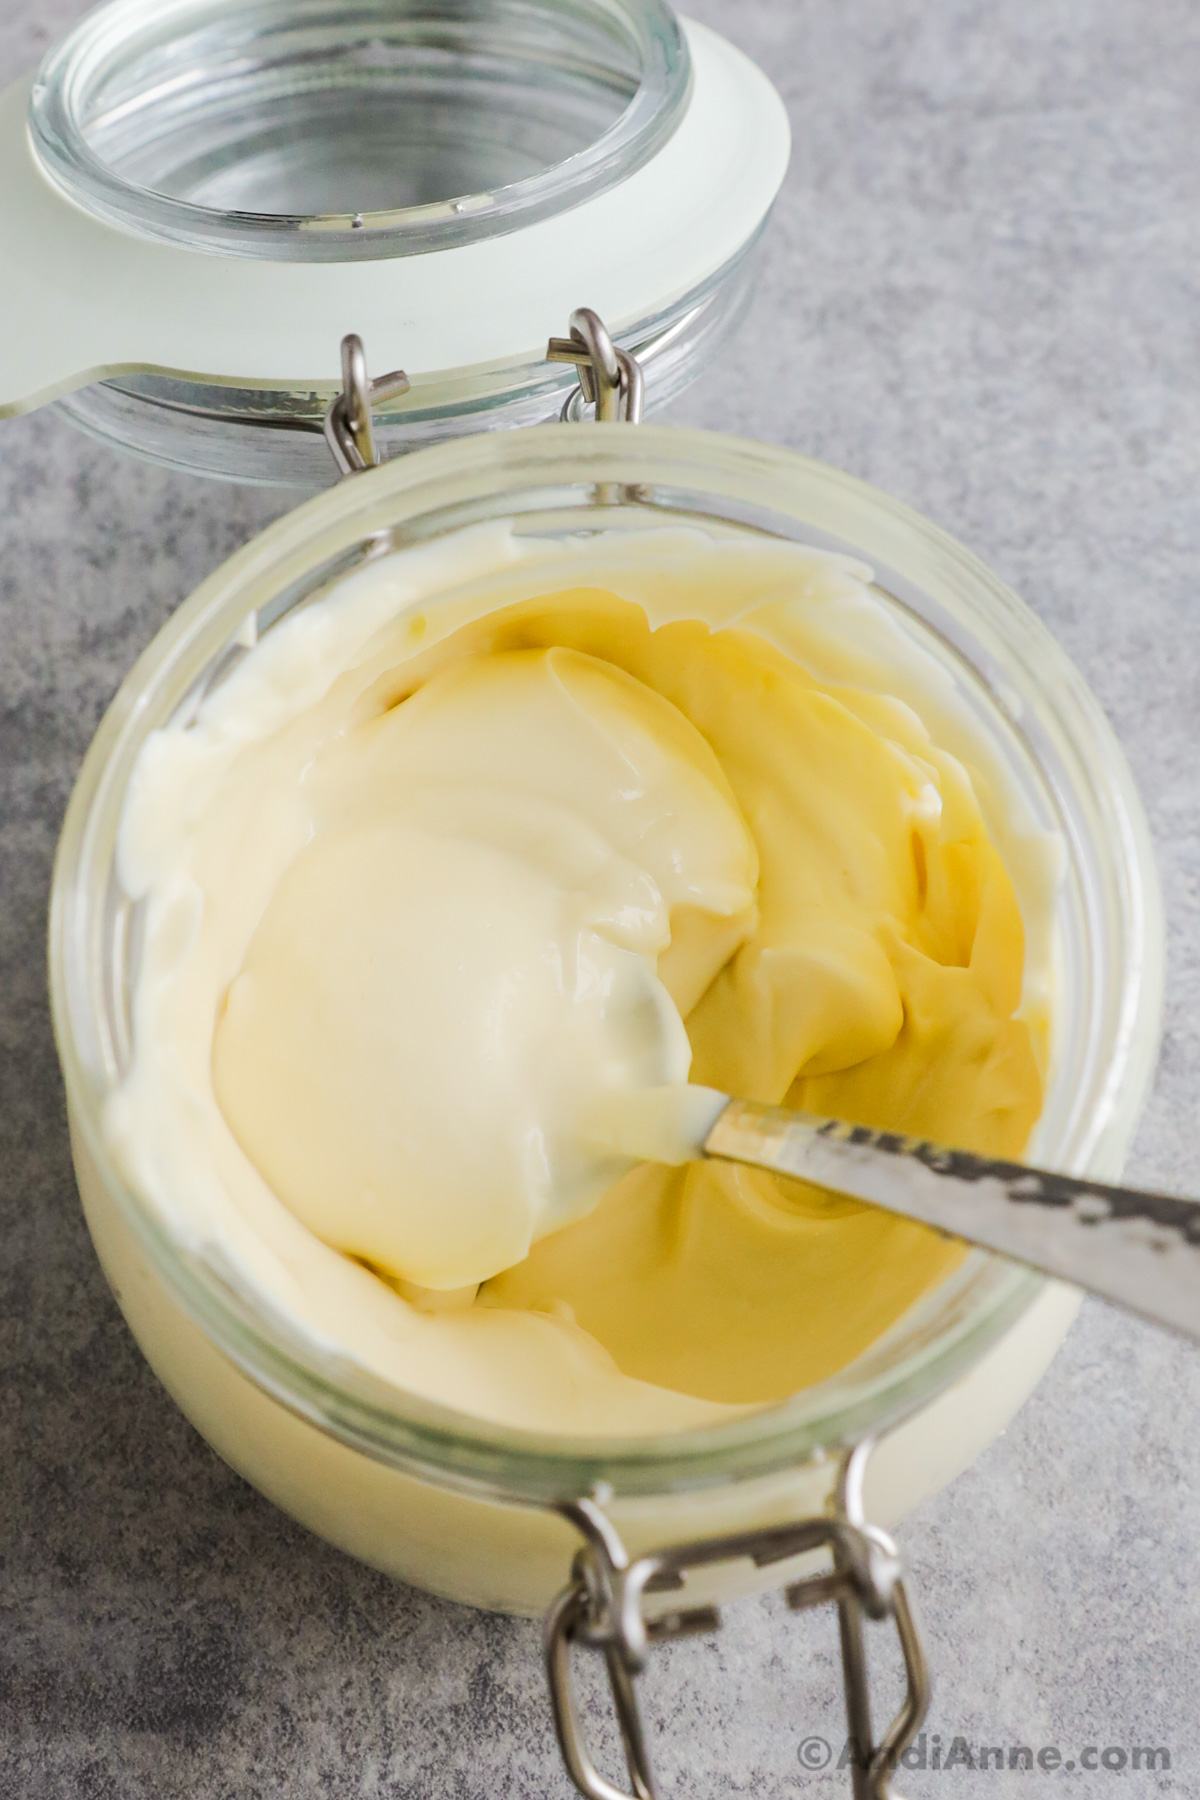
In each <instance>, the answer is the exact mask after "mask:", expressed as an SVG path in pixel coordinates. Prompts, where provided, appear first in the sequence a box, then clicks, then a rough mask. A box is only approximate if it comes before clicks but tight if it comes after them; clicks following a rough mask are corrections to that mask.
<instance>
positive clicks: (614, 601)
mask: <svg viewBox="0 0 1200 1800" xmlns="http://www.w3.org/2000/svg"><path fill="white" fill-rule="evenodd" d="M855 675H857V679H853V677H854V676H855ZM848 676H850V677H851V679H848V678H847V677H848ZM985 807H986V809H987V812H986V822H985V812H984V808H985ZM1050 860H1051V859H1050V857H1049V856H1048V855H1047V854H1046V850H1045V846H1044V845H1040V844H1039V843H1038V842H1037V840H1036V838H1035V836H1034V835H1033V834H1030V833H1029V832H1027V831H1026V830H1025V829H1024V828H1023V825H1022V821H1021V817H1020V808H1019V805H1018V804H1017V803H1016V801H1015V799H1014V796H1013V795H1012V794H1011V793H1010V792H1009V791H1008V790H1007V788H1006V786H1005V784H1004V780H1003V777H1002V774H1001V772H1000V770H999V767H998V765H997V764H996V762H995V760H994V759H992V758H989V755H988V753H987V749H986V746H984V745H982V744H981V743H979V742H978V741H973V738H972V729H971V726H970V722H969V717H968V715H967V713H966V712H965V710H963V709H960V708H959V707H958V705H957V704H956V700H955V693H954V688H953V683H952V681H951V680H950V678H949V677H948V675H947V674H946V672H945V671H944V669H943V668H941V667H940V666H938V665H937V664H936V663H935V661H934V660H933V659H932V658H931V656H930V655H929V653H928V652H927V651H926V650H925V649H924V648H923V647H922V646H920V645H919V644H918V643H917V642H916V640H915V638H914V637H913V636H911V635H910V634H909V633H908V632H907V631H906V630H905V628H904V626H903V624H902V622H901V621H900V620H899V619H898V617H897V616H896V615H895V613H894V611H893V610H892V609H889V608H888V607H887V606H886V605H885V603H884V602H883V601H882V600H881V599H880V598H878V597H877V596H875V595H873V594H872V593H871V591H870V589H869V586H868V576H867V571H865V570H864V569H862V568H861V566H859V565H856V564H853V563H851V562H850V561H848V560H847V559H845V558H840V557H835V556H830V555H825V554H823V553H819V552H814V551H810V550H803V549H800V548H798V547H795V546H791V545H785V544H781V543H776V542H773V541H770V540H765V539H753V538H747V537H744V536H735V535H733V534H727V535H722V534H721V533H719V532H715V531H714V532H713V533H707V532H701V531H699V530H693V529H688V530H682V529H677V530H667V529H658V530H655V531H639V532H637V533H630V534H628V535H627V536H624V537H622V536H620V535H612V536H609V537H608V538H604V539H599V538H589V537H586V536H580V537H579V538H576V539H569V540H566V541H560V540H549V539H539V538H526V539H521V538H520V537H518V536H516V535H515V534H513V533H512V532H511V531H510V530H509V529H507V528H505V527H500V526H494V525H489V526H482V527H476V528H474V529H472V530H469V531H466V532H462V533H459V534H457V536H456V537H454V538H451V539H448V540H445V541H444V542H442V543H440V544H435V545H431V546H429V547H427V548H424V549H421V550H416V551H409V552H405V553H402V554H398V555H392V556H389V557H387V558H384V559H381V560H379V561H377V562H375V563H373V564H368V565H367V566H366V567H365V568H364V569H363V570H361V571H360V572H359V573H358V574H356V575H355V576H353V577H351V578H349V579H348V580H345V581H343V582H342V583H340V584H339V585H338V586H337V587H336V588H335V589H334V590H333V591H332V592H331V593H330V594H329V595H328V596H326V597H324V598H322V599H320V600H319V601H317V602H315V603H312V604H310V605H309V606H308V607H306V608H305V609H303V610H302V611H300V612H299V613H297V614H296V615H294V616H293V617H291V618H289V619H288V620H286V621H285V622H284V623H283V624H282V625H280V626H278V627H276V628H275V629H274V630H273V631H272V632H271V633H270V634H269V635H268V636H267V637H266V638H264V640H263V642H262V643H261V644H260V645H259V646H258V647H257V648H256V649H255V650H254V651H253V653H252V654H250V655H249V656H248V657H247V658H246V659H245V660H244V661H243V663H242V664H241V666H240V667H239V668H238V669H237V670H236V671H235V672H234V673H233V674H232V675H231V676H230V677H229V678H228V679H227V680H226V681H225V682H224V684H223V685H222V686H220V687H219V688H217V689H216V690H215V691H214V692H213V693H212V694H211V695H209V696H208V698H207V699H205V701H204V702H203V703H202V705H201V707H200V709H199V712H198V714H197V716H196V718H195V719H194V720H192V721H191V722H190V723H188V724H187V725H183V724H181V725H179V726H175V727H172V728H170V729H168V730H165V731H161V732H158V733H156V734H155V735H154V736H153V737H152V738H151V739H150V740H149V742H148V743H147V745H146V747H145V749H144V751H143V753H142V756H141V759H140V761H139V764H138V768H137V771H136V773H135V777H134V780H133V782H132V784H131V788H130V795H129V800H128V804H127V807H126V812H125V817H124V820H123V825H122V836H121V844H120V867H121V874H122V879H123V881H124V883H125V885H126V887H127V889H128V890H129V892H130V893H131V895H133V896H135V897H137V898H139V899H141V900H142V901H143V902H144V920H143V934H142V951H141V958H140V966H139V971H138V977H137V983H136V991H135V1003H134V1044H135V1054H134V1059H133V1063H132V1067H131V1069H130V1071H129V1074H128V1076H127V1078H126V1080H125V1082H124V1083H123V1085H122V1088H121V1090H120V1092H119V1093H118V1094H117V1095H116V1096H115V1097H114V1099H113V1101H112V1102H111V1103H110V1106H109V1109H108V1115H107V1129H108V1133H109V1138H110V1141H111V1143H112V1145H113V1148H114V1150H115V1152H116V1154H117V1157H118V1159H119V1162H120V1165H121V1167H122V1168H123V1170H124V1172H125V1174H126V1175H127V1178H128V1179H129V1180H130V1182H131V1183H132V1185H133V1186H134V1187H135V1188H136V1189H137V1190H138V1191H139V1192H140V1193H141V1194H142V1195H143V1196H144V1197H145V1198H146V1199H147V1200H148V1201H149V1202H150V1203H151V1204H153V1205H155V1206H156V1207H158V1208H159V1209H160V1210H161V1211H162V1212H163V1213H164V1214H166V1215H167V1216H168V1217H169V1218H170V1219H171V1220H172V1222H173V1224H174V1227H175V1229H176V1230H177V1231H179V1232H180V1233H181V1234H182V1235H184V1236H185V1237H186V1238H187V1239H188V1240H190V1241H191V1242H192V1243H193V1244H194V1245H195V1246H196V1247H197V1248H198V1249H201V1250H202V1251H203V1253H204V1254H206V1255H207V1256H208V1257H209V1258H210V1259H216V1260H218V1261H219V1262H220V1264H221V1266H222V1268H223V1269H224V1270H225V1272H226V1273H227V1275H228V1277H229V1278H230V1279H233V1280H236V1281H238V1282H240V1283H241V1284H242V1285H244V1286H248V1287H249V1288H251V1289H252V1290H253V1292H254V1293H255V1295H256V1296H257V1298H258V1302H259V1304H260V1305H262V1306H263V1307H265V1308H268V1309H272V1310H276V1311H278V1312H281V1313H283V1314H284V1315H285V1316H287V1317H288V1318H289V1319H290V1320H291V1321H292V1322H293V1323H299V1324H300V1326H301V1327H302V1328H303V1329H304V1330H306V1331H307V1332H309V1333H310V1334H312V1335H314V1336H315V1337H317V1338H319V1339H320V1340H321V1342H323V1343H324V1344H325V1345H326V1346H330V1347H334V1348H336V1349H337V1350H338V1351H340V1352H341V1353H342V1354H344V1355H348V1356H350V1357H352V1358H354V1359H356V1360H358V1361H360V1362H362V1363H364V1364H365V1365H367V1366H368V1367H370V1368H372V1369H374V1370H375V1371H377V1372H378V1373H381V1374H383V1375H384V1376H386V1377H388V1378H389V1379H391V1380H393V1381H395V1382H396V1383H398V1384H399V1385H401V1386H402V1387H405V1388H408V1389H411V1390H414V1391H416V1392H419V1393H422V1394H425V1395H427V1396H430V1397H432V1398H435V1399H438V1400H442V1401H444V1402H447V1403H449V1404H451V1405H454V1406H457V1407H459V1408H462V1409H463V1410H465V1411H468V1412H474V1413H477V1414H482V1415H484V1416H486V1417H488V1418H492V1419H496V1420H500V1421H504V1422H508V1423H512V1424H520V1425H527V1426H531V1427H535V1428H539V1429H543V1430H550V1431H555V1430H562V1431H569V1432H571V1433H572V1434H578V1433H580V1432H588V1431H594V1432H602V1433H608V1432H642V1431H650V1430H661V1429H669V1428H674V1427H682V1426H686V1425H689V1424H695V1423H702V1422H704V1421H705V1420H708V1419H715V1418H718V1417H720V1416H722V1415H723V1414H724V1413H725V1412H727V1411H728V1409H729V1408H730V1407H741V1406H746V1405H753V1404H761V1403H763V1402H765V1401H769V1400H772V1399H777V1398H779V1397H782V1396H783V1395H785V1394H787V1393H789V1392H792V1391H794V1390H795V1389H797V1388H799V1387H801V1386H804V1385H807V1384H808V1383H810V1382H812V1381H815V1380H819V1379H821V1378H822V1377H823V1376H824V1375H826V1374H828V1373H830V1372H832V1371H833V1370H835V1369H837V1368H840V1367H842V1366H844V1365H845V1364H846V1363H847V1362H848V1361H850V1360H852V1358H853V1357H854V1356H855V1355H857V1354H858V1353H859V1352H860V1351H861V1350H862V1349H864V1348H865V1347H866V1346H867V1345H868V1344H869V1343H871V1342H872V1341H874V1340H875V1339H876V1338H877V1337H878V1336H879V1335H880V1334H881V1333H882V1332H883V1331H885V1330H886V1329H887V1328H888V1326H889V1325H891V1324H892V1323H894V1322H895V1320H896V1319H897V1318H899V1316H900V1315H901V1314H902V1313H903V1312H904V1311H905V1310H906V1309H907V1308H908V1307H909V1306H910V1305H911V1304H912V1303H913V1302H914V1301H915V1300H917V1299H918V1298H919V1297H920V1296H921V1294H922V1293H924V1292H926V1291H927V1290H928V1289H929V1288H930V1286H931V1285H933V1284H935V1283H936V1282H937V1281H938V1280H939V1279H941V1278H942V1277H943V1276H944V1275H946V1274H947V1273H948V1272H949V1271H950V1269H951V1268H952V1267H953V1266H954V1264H955V1262H956V1261H957V1259H958V1257H959V1255H960V1252H959V1251H958V1250H957V1248H956V1247H955V1246H953V1245H952V1244H949V1243H947V1242H946V1241H944V1240H942V1239H941V1238H939V1237H937V1236H935V1235H934V1234H931V1233H928V1232H925V1231H923V1230H922V1229H921V1228H919V1227H915V1226H912V1225H908V1224H906V1223H904V1222H902V1221H899V1220H895V1219H890V1218H887V1217H885V1216H884V1215H882V1214H879V1213H877V1212H875V1211H873V1210H871V1209H869V1208H865V1207H861V1206H858V1205H856V1204H854V1203H851V1202H848V1201H843V1200H838V1199H834V1198H832V1197H830V1196H827V1195H823V1194H820V1193H818V1192H817V1191H816V1190H813V1189H809V1188H805V1187H802V1186H799V1185H796V1184H786V1183H782V1182H779V1181H777V1180H775V1179H774V1178H771V1177H768V1176H765V1175H760V1174H755V1173H752V1172H749V1171H745V1170H735V1169H730V1168H722V1167H719V1166H717V1165H694V1166H691V1167H689V1168H686V1169H668V1168H665V1167H663V1166H659V1165H642V1166H640V1167H638V1168H635V1169H634V1170H632V1172H628V1173H626V1172H625V1169H626V1165H623V1164H621V1163H620V1162H618V1161H613V1162H611V1163H605V1162H604V1160H603V1159H602V1158H598V1157H597V1155H596V1153H595V1151H594V1149H591V1150H587V1149H586V1147H585V1140H586V1121H587V1119H588V1118H589V1117H590V1116H591V1109H593V1108H594V1106H595V1102H596V1098H597V1094H598V1093H600V1094H602V1095H603V1094H608V1095H610V1096H612V1095H616V1096H618V1097H619V1096H620V1095H622V1094H625V1093H628V1092H631V1091H632V1090H634V1089H637V1088H641V1087H644V1086H647V1085H651V1084H657V1083H661V1082H682V1081H684V1080H686V1079H687V1077H688V1074H689V1068H690V1073H691V1076H692V1079H693V1080H695V1081H697V1082H704V1083H709V1084H711V1085H712V1086H714V1087H719V1088H722V1089H724V1090H726V1091H729V1092H732V1093H737V1094H741V1095H744V1096H746V1097H750V1098H756V1099H763V1100H768V1101H775V1102H780V1101H785V1100H786V1101H788V1102H789V1103H792V1104H796V1105H799V1106H803V1107H806V1108H809V1109H811V1110H815V1111H822V1112H829V1113H833V1114H837V1115H840V1116H846V1117H853V1118H857V1119H862V1120H865V1121H867V1122H870V1123H875V1124H880V1125H889V1126H896V1127H900V1128H904V1129H909V1130H913V1131H919V1132H921V1133H924V1134H926V1135H928V1136H930V1137H934V1138H939V1139H942V1140H945V1141H951V1142H956V1143H960V1144H963V1145H966V1146H969V1147H972V1148H978V1149H982V1150H990V1151H995V1152H1000V1153H1007V1154H1017V1153H1019V1152H1020V1151H1021V1149H1022V1148H1023V1146H1024V1144H1025V1141H1026V1139H1027V1136H1028V1134H1029V1131H1030V1129H1031V1127H1032V1125H1033V1122H1034V1121H1035V1119H1036V1117H1037V1114H1038V1111H1039V1109H1040V1105H1041V1096H1042V1081H1043V1074H1044V1060H1045V1039H1046V1031H1047V1018H1048V1009H1047V997H1048V991H1049V961H1050V946H1049V932H1048V919H1049V912H1050V905H1049V883H1048V877H1047V870H1048V867H1049V864H1050ZM1014 880H1015V881H1016V883H1017V886H1016V887H1014ZM648 1020H649V1021H650V1022H651V1023H652V1026H653V1029H648V1028H647V1021H648ZM648 1045H652V1046H653V1047H654V1053H653V1056H652V1057H650V1056H648V1051H647V1046H648ZM618 1177H621V1179H618ZM614 1183H615V1185H614ZM481 1282H482V1283H483V1285H482V1286H480V1285H479V1284H480V1283H481Z"/></svg>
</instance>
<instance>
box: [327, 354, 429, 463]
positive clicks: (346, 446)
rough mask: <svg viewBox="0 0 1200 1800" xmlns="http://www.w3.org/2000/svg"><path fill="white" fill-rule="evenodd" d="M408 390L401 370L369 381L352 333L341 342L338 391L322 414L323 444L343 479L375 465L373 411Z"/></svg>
mask: <svg viewBox="0 0 1200 1800" xmlns="http://www.w3.org/2000/svg"><path fill="white" fill-rule="evenodd" d="M408 389H409V380H408V376H407V375H406V374H405V373H404V370H403V369H393V371H392V373H391V374H390V375H381V376H380V377H379V379H378V381H372V380H371V379H370V378H369V377H368V375H367V353H366V351H365V350H364V349H363V344H362V339H361V338H360V337H359V336H358V335H357V334H356V333H355V332H353V331H351V332H347V334H346V336H345V337H344V338H343V339H342V391H341V393H340V394H339V395H338V396H337V398H336V399H335V400H334V402H333V404H332V405H331V406H330V408H329V411H328V412H327V413H326V414H325V426H324V429H325V442H326V443H327V444H328V445H329V448H330V449H331V450H332V452H333V460H334V461H335V462H336V463H337V466H338V468H339V469H340V470H341V472H342V474H343V475H361V474H362V472H363V470H364V469H373V468H375V466H376V465H377V463H378V462H379V453H378V451H377V450H376V448H375V429H374V419H373V416H372V414H373V409H374V407H375V406H377V405H378V403H379V402H380V401H381V400H395V399H397V398H398V397H399V395H401V394H407V392H408Z"/></svg>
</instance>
